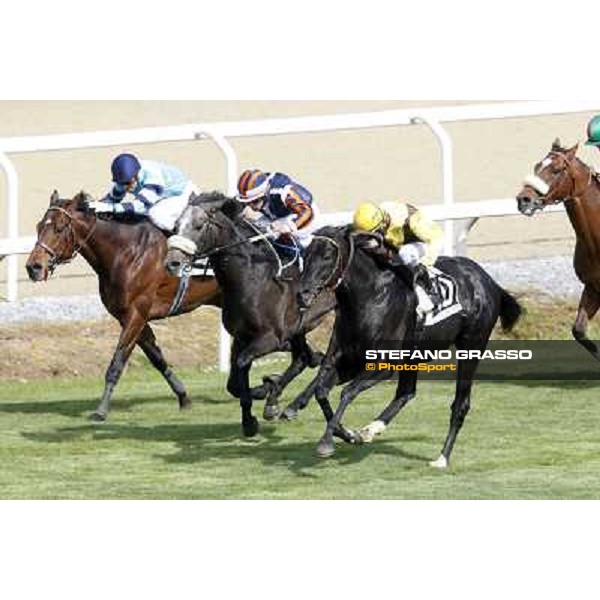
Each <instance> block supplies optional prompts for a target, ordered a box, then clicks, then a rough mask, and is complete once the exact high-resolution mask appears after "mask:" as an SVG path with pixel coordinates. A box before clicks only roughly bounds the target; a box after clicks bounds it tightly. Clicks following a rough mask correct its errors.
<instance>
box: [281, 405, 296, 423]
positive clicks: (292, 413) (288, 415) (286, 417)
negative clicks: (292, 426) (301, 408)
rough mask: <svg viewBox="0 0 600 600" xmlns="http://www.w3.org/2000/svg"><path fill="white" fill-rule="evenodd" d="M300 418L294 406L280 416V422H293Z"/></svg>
mask: <svg viewBox="0 0 600 600" xmlns="http://www.w3.org/2000/svg"><path fill="white" fill-rule="evenodd" d="M297 416H298V411H297V410H296V409H295V408H293V407H292V406H287V407H286V408H285V409H284V410H283V411H282V412H281V414H280V415H279V420H280V421H293V420H294V419H295V418H296V417H297Z"/></svg>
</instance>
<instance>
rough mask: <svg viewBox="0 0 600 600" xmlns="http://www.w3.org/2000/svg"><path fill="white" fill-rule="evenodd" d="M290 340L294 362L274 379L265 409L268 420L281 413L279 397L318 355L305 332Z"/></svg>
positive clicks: (264, 412)
mask: <svg viewBox="0 0 600 600" xmlns="http://www.w3.org/2000/svg"><path fill="white" fill-rule="evenodd" d="M290 341H291V344H292V362H291V363H290V366H289V367H288V368H287V369H286V370H285V371H284V373H283V374H282V375H281V377H278V378H277V379H274V380H273V385H272V388H271V390H270V392H269V397H268V398H267V402H266V403H265V408H264V411H263V418H264V419H266V420H267V421H271V420H273V419H276V418H277V417H278V416H279V415H280V413H281V409H280V407H279V397H280V396H281V394H282V392H283V390H284V389H285V388H286V387H287V386H288V385H289V384H290V383H291V382H292V381H293V380H294V379H295V378H296V377H298V375H300V373H302V372H303V371H304V369H306V367H308V366H310V364H311V362H312V361H313V360H314V359H315V356H316V355H315V353H314V351H313V350H312V349H311V348H310V346H309V345H308V342H307V341H306V337H305V336H304V335H303V334H300V335H298V336H294V337H293V338H292V339H291V340H290ZM254 397H255V396H254ZM284 418H285V417H284Z"/></svg>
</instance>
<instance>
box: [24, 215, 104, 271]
mask: <svg viewBox="0 0 600 600" xmlns="http://www.w3.org/2000/svg"><path fill="white" fill-rule="evenodd" d="M51 211H52V212H59V213H62V214H63V215H65V216H66V217H67V219H68V226H67V227H68V230H69V234H70V236H71V246H72V247H73V251H72V252H71V256H64V257H63V256H60V255H59V254H58V252H56V250H54V249H53V248H51V247H50V246H48V244H45V243H44V242H41V241H40V239H39V236H38V239H37V240H36V242H35V245H36V246H39V247H40V248H41V249H42V250H44V251H45V252H47V253H48V254H49V255H50V259H49V260H48V270H49V271H50V273H52V272H54V269H56V267H58V266H59V265H64V264H67V263H69V262H71V261H72V260H73V259H74V258H76V257H77V255H78V254H79V252H80V251H81V249H82V248H83V246H85V244H87V242H89V240H90V238H91V237H92V235H93V233H94V231H95V230H96V225H97V221H95V222H94V225H93V227H92V228H91V229H90V232H89V233H88V235H87V236H86V238H85V239H84V240H83V242H81V243H80V244H77V243H76V238H75V231H74V229H73V215H72V214H71V213H70V212H69V211H67V210H65V209H64V208H61V207H60V206H51V207H50V208H49V209H48V210H47V212H51ZM42 233H43V230H42Z"/></svg>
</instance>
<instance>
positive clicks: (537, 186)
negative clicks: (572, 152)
mask: <svg viewBox="0 0 600 600" xmlns="http://www.w3.org/2000/svg"><path fill="white" fill-rule="evenodd" d="M550 157H555V158H558V159H559V160H560V161H561V162H562V166H563V167H564V168H563V169H561V171H560V173H565V174H566V175H567V176H568V177H570V178H571V181H572V184H573V186H572V187H573V192H572V194H571V195H570V196H568V197H566V198H558V197H556V198H553V197H552V193H551V192H552V189H553V188H555V187H557V183H558V182H552V184H550V183H548V182H547V181H544V180H543V179H542V178H541V177H540V176H539V175H538V174H537V173H535V172H534V174H533V176H530V177H528V178H527V179H526V181H525V183H526V185H529V186H530V187H532V188H533V189H534V190H535V191H536V192H537V193H538V194H540V196H539V197H538V198H537V199H536V200H534V205H535V206H536V208H538V209H540V210H541V209H543V208H544V206H548V205H552V204H560V203H561V202H567V201H569V200H571V199H573V198H578V197H581V196H582V195H583V194H585V192H587V190H588V188H589V187H590V186H591V185H592V180H593V177H594V175H593V172H592V169H590V167H588V166H587V165H584V166H585V168H586V169H587V170H588V182H587V185H586V186H585V188H584V189H583V191H582V192H581V193H579V194H577V193H576V191H577V180H576V178H575V175H573V171H572V169H571V163H570V161H569V160H568V159H567V158H566V157H565V155H564V154H562V153H561V152H557V151H554V150H553V151H552V152H550V153H549V154H548V156H547V158H550ZM543 163H544V161H542V163H540V165H539V166H538V168H539V167H540V166H542V168H544V167H543ZM538 168H536V171H538ZM558 174H559V173H557V175H558ZM542 184H543V185H542Z"/></svg>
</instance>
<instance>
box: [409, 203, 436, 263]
mask: <svg viewBox="0 0 600 600" xmlns="http://www.w3.org/2000/svg"><path fill="white" fill-rule="evenodd" d="M408 226H409V227H410V230H411V231H412V233H413V235H414V236H415V237H417V238H418V239H419V240H421V241H422V242H423V243H424V244H426V246H427V250H426V252H425V256H424V257H423V258H422V262H423V264H425V265H428V266H431V265H433V264H434V263H435V261H436V260H437V257H438V256H439V254H440V251H441V247H442V241H443V239H444V231H443V229H442V228H441V227H440V226H439V225H438V224H437V223H435V222H434V221H432V220H431V219H430V218H429V217H428V216H427V215H426V214H425V213H423V212H422V211H420V210H419V211H417V212H416V213H414V214H413V215H412V216H411V217H410V219H409V220H408Z"/></svg>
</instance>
